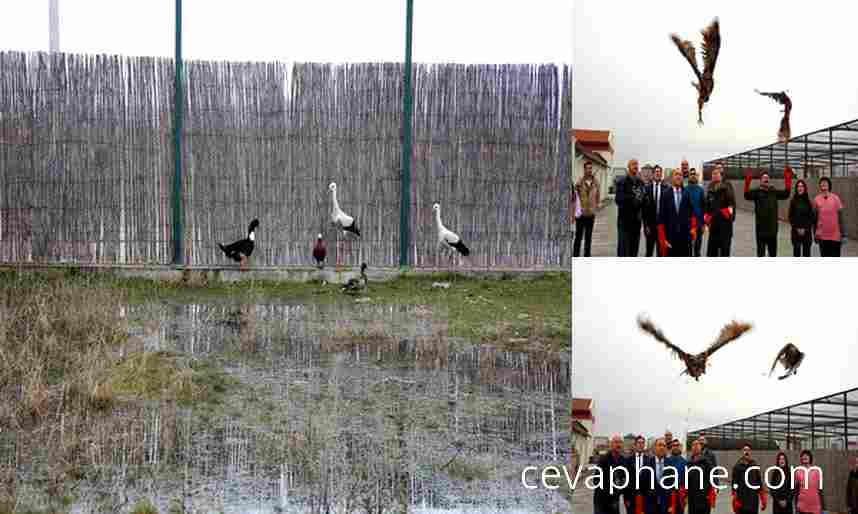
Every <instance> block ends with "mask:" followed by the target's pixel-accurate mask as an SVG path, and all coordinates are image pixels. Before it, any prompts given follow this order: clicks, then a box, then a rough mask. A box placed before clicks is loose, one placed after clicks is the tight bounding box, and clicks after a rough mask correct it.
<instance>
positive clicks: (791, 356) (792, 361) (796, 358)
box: [769, 343, 804, 380]
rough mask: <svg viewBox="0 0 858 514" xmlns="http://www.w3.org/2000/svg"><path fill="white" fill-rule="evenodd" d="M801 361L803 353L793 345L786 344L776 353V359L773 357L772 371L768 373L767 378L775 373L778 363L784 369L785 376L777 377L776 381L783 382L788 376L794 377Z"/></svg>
mask: <svg viewBox="0 0 858 514" xmlns="http://www.w3.org/2000/svg"><path fill="white" fill-rule="evenodd" d="M803 360H804V353H803V352H802V351H800V350H799V349H798V348H797V347H796V346H795V345H794V344H792V343H787V344H785V345H784V347H783V348H781V351H780V352H778V355H777V357H775V361H774V362H773V363H772V369H771V371H769V376H772V373H774V372H775V367H777V365H778V362H780V363H781V365H782V366H783V367H784V371H786V372H787V373H786V375H783V376H781V377H778V380H783V379H785V378H786V377H788V376H790V375H795V374H796V373H797V372H798V367H799V366H801V363H802V361H803Z"/></svg>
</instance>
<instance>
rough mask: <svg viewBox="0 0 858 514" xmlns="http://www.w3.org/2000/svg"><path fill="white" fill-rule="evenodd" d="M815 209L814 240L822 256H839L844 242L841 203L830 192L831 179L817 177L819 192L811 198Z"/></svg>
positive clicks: (844, 228)
mask: <svg viewBox="0 0 858 514" xmlns="http://www.w3.org/2000/svg"><path fill="white" fill-rule="evenodd" d="M813 210H814V211H816V237H815V238H816V242H817V243H819V255H821V256H822V257H840V249H841V246H842V245H844V244H846V226H845V225H844V222H843V221H844V211H843V203H842V202H841V201H840V197H839V196H837V195H836V194H834V193H832V192H831V179H830V178H828V177H822V178H820V179H819V194H818V195H816V198H814V199H813Z"/></svg>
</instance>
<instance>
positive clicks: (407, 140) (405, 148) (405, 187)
mask: <svg viewBox="0 0 858 514" xmlns="http://www.w3.org/2000/svg"><path fill="white" fill-rule="evenodd" d="M405 4H406V10H405V11H406V14H405V95H404V97H403V100H402V198H401V201H400V211H399V266H400V267H403V268H405V267H408V253H409V252H408V248H409V246H410V244H409V243H410V240H409V239H410V238H409V236H410V231H409V230H408V229H409V222H408V219H409V215H410V214H411V118H412V114H413V111H414V97H413V91H412V90H411V32H412V27H413V22H414V0H406V1H405Z"/></svg>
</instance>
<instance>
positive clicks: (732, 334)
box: [638, 316, 753, 381]
mask: <svg viewBox="0 0 858 514" xmlns="http://www.w3.org/2000/svg"><path fill="white" fill-rule="evenodd" d="M638 328H640V329H641V331H642V332H645V333H647V334H649V335H651V336H652V337H654V338H655V339H656V341H658V342H660V343H662V344H664V345H665V346H666V347H667V349H668V350H670V351H671V352H672V353H673V355H674V357H677V358H678V359H680V360H681V361H682V362H683V363H685V371H683V372H682V373H681V374H682V375H685V374H687V375H689V376H690V377H691V378H693V379H694V380H697V381H699V380H700V376H701V375H703V374H704V373H706V367H707V365H708V362H707V360H708V359H709V357H710V356H711V355H712V354H713V353H715V352H716V351H718V350H720V349H721V348H723V347H724V346H726V345H727V343H729V342H732V341H735V340H736V339H738V338H739V337H741V336H742V334H744V333H745V332H747V331H749V330H751V328H753V326H752V325H751V324H750V323H740V322H738V321H731V322H730V323H727V324H726V325H724V327H723V328H722V329H721V333H719V334H718V338H717V339H715V341H714V342H713V343H712V344H710V345H709V347H708V348H706V349H705V350H704V351H702V352H700V353H698V354H695V355H692V354H690V353H687V352H685V351H684V350H682V349H681V348H679V347H678V346H676V345H674V344H673V343H671V342H670V341H669V340H668V339H667V337H665V335H664V333H662V331H661V329H659V328H658V327H656V326H655V325H654V324H653V322H652V321H650V320H649V319H648V318H645V317H643V316H638Z"/></svg>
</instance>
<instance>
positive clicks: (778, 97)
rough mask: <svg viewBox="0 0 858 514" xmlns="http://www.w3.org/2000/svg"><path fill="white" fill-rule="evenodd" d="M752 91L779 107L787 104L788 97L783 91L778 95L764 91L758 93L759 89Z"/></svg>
mask: <svg viewBox="0 0 858 514" xmlns="http://www.w3.org/2000/svg"><path fill="white" fill-rule="evenodd" d="M754 91H756V92H757V93H758V94H760V95H763V96H767V97H769V98H771V99H772V100H774V101H775V102H777V103H779V104H781V105H786V104H787V103H788V102H789V97H788V96H787V95H786V93H784V92H783V91H781V92H780V93H766V92H764V91H760V90H759V89H754Z"/></svg>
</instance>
